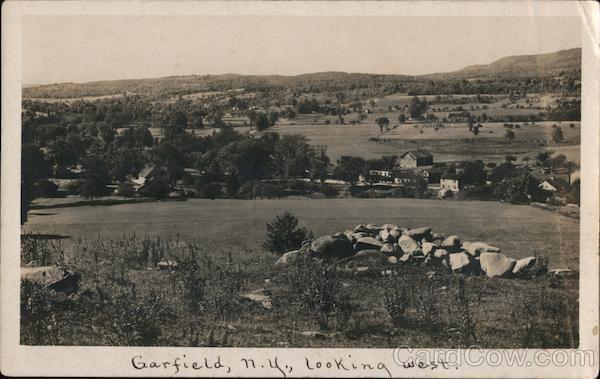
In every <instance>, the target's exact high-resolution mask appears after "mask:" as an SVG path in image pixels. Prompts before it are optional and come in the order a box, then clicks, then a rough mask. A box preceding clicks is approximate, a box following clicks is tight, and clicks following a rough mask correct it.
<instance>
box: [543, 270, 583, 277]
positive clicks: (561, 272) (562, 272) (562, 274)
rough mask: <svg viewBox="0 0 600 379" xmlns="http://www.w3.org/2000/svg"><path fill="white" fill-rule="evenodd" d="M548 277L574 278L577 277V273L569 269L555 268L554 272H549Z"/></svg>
mask: <svg viewBox="0 0 600 379" xmlns="http://www.w3.org/2000/svg"><path fill="white" fill-rule="evenodd" d="M548 275H551V276H555V277H560V278H574V277H576V276H577V273H576V272H575V271H573V270H571V269H568V268H554V269H552V270H548Z"/></svg>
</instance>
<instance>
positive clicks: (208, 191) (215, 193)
mask: <svg viewBox="0 0 600 379" xmlns="http://www.w3.org/2000/svg"><path fill="white" fill-rule="evenodd" d="M199 196H200V197H201V198H204V199H213V200H214V199H219V198H221V197H222V196H223V189H222V187H221V184H219V183H208V184H206V185H205V186H203V187H202V188H200V191H199Z"/></svg>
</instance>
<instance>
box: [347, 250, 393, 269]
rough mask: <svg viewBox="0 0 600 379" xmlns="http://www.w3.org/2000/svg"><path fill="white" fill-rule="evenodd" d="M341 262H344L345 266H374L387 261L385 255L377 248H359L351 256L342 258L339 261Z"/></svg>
mask: <svg viewBox="0 0 600 379" xmlns="http://www.w3.org/2000/svg"><path fill="white" fill-rule="evenodd" d="M339 263H341V264H346V267H351V268H356V267H376V266H381V265H385V264H386V263H387V256H386V255H385V254H383V253H382V252H380V251H379V250H374V249H367V250H361V251H359V252H358V253H356V254H354V255H353V256H351V257H347V258H344V259H342V260H340V261H339Z"/></svg>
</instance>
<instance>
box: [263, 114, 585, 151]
mask: <svg viewBox="0 0 600 379" xmlns="http://www.w3.org/2000/svg"><path fill="white" fill-rule="evenodd" d="M387 113H389V112H386V113H383V114H377V113H376V114H375V115H370V116H369V119H368V120H367V121H365V123H363V124H355V125H351V124H346V125H335V124H330V125H323V124H317V123H316V121H314V120H311V119H306V120H296V121H294V122H293V124H292V123H289V122H287V121H284V122H281V123H278V124H277V125H276V126H275V127H273V128H272V129H271V130H272V131H274V132H277V133H280V134H301V135H304V136H306V137H307V139H308V141H309V143H310V144H313V145H325V146H327V154H328V156H329V157H330V158H331V160H332V162H335V161H336V160H337V159H339V157H340V156H342V155H354V156H360V157H363V158H365V159H372V158H380V157H381V156H382V155H392V154H396V155H398V156H400V155H401V154H402V153H404V152H406V151H408V150H414V149H417V148H419V149H427V150H430V151H431V152H432V153H433V154H434V160H435V161H436V162H444V161H455V160H465V159H482V160H484V161H486V162H502V161H503V160H504V156H506V155H509V154H510V155H515V156H517V157H518V158H523V157H525V156H528V157H530V158H533V157H535V155H536V154H537V153H538V152H542V151H549V150H550V151H554V152H555V153H556V154H565V155H566V156H567V158H568V159H569V160H571V161H575V162H578V161H579V159H580V158H579V156H580V155H579V150H580V142H579V140H580V131H581V130H580V127H579V122H574V124H575V125H576V127H575V128H573V129H571V128H569V127H568V125H569V124H570V122H562V123H560V122H539V123H536V125H535V126H534V125H531V124H530V125H527V126H526V125H524V124H523V123H519V124H520V126H521V128H520V129H513V131H514V132H515V134H516V138H515V140H514V141H513V142H511V143H506V142H505V140H504V133H505V128H504V126H503V123H484V127H483V128H481V130H480V133H479V136H477V137H475V136H474V135H473V134H472V133H470V132H469V129H468V128H467V126H466V125H458V126H448V127H445V128H441V129H439V130H438V131H435V130H434V129H433V128H430V127H423V125H421V124H418V123H414V124H413V123H408V124H403V125H401V126H398V127H397V128H395V129H392V130H390V131H389V132H387V133H384V134H383V135H380V130H379V127H378V126H377V125H376V124H375V122H374V118H375V117H380V116H382V115H383V116H387V117H389V118H390V120H392V125H394V124H395V122H394V121H393V120H396V118H397V115H391V114H387ZM313 118H314V117H313ZM351 118H352V116H346V119H351ZM513 124H515V123H513ZM553 124H556V125H560V126H561V127H562V130H563V134H564V136H565V140H564V141H563V142H561V143H560V144H554V143H551V142H548V141H549V140H550V130H551V126H552V125H553ZM415 125H417V127H414V126H415ZM421 131H423V133H421ZM490 131H492V132H493V133H489V132H490ZM369 138H380V139H384V140H386V141H382V142H375V141H370V140H369ZM466 139H469V141H467V140H466ZM540 141H543V143H542V144H540Z"/></svg>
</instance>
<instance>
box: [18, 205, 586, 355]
mask: <svg viewBox="0 0 600 379" xmlns="http://www.w3.org/2000/svg"><path fill="white" fill-rule="evenodd" d="M42 203H43V202H40V204H42ZM48 205H50V207H47V208H42V207H38V208H37V209H34V210H32V211H31V212H30V219H29V221H28V223H27V225H26V226H25V227H24V231H25V232H26V233H34V236H35V235H38V237H37V238H42V237H43V236H44V235H46V236H48V237H51V238H57V237H58V238H63V239H61V240H60V243H58V244H56V243H52V244H51V246H52V248H50V249H47V248H46V249H41V250H44V251H51V252H53V253H52V254H54V253H56V252H59V254H58V255H59V256H60V261H62V262H63V264H66V265H67V266H68V267H70V268H71V269H73V270H77V272H79V273H80V274H81V283H80V290H79V291H78V293H77V294H74V295H71V296H69V297H65V296H59V295H52V296H50V297H49V298H44V300H43V299H42V298H39V299H38V297H37V296H48V295H43V293H38V292H35V290H34V289H31V288H30V287H24V289H23V291H25V292H24V295H23V296H29V297H33V298H35V299H38V300H39V301H40V304H44V301H51V302H52V303H51V304H53V305H52V307H53V309H60V310H61V311H60V312H56V313H53V314H50V313H44V312H45V309H46V308H43V305H39V306H38V307H39V308H34V309H29V308H25V309H26V311H27V312H34V313H35V314H37V315H38V318H32V319H28V321H27V323H25V324H23V326H22V334H21V341H22V343H23V344H38V343H40V341H44V342H45V343H47V344H56V345H64V344H66V345H69V344H74V343H76V344H78V345H143V346H149V345H163V346H164V345H169V346H234V347H242V346H243V347H254V346H255V347H330V348H341V347H377V348H384V347H388V348H393V347H398V346H419V347H433V346H435V347H459V346H469V345H473V344H477V345H479V346H482V347H487V348H491V347H494V348H518V347H534V346H537V347H574V346H577V344H578V337H577V335H578V334H577V333H578V332H577V331H578V311H577V309H578V307H577V298H578V286H577V283H578V281H577V280H576V279H572V278H571V279H567V280H562V279H561V280H558V281H556V280H554V281H549V280H550V278H549V277H546V276H543V275H542V276H539V277H535V278H534V279H530V280H524V279H501V278H488V277H486V276H463V275H459V274H448V273H446V271H444V270H441V271H440V270H438V269H435V268H426V267H417V266H401V267H398V268H394V269H393V270H391V271H390V270H388V271H389V273H386V275H381V274H380V271H379V270H385V267H383V266H382V268H376V269H375V270H374V271H368V272H352V271H351V272H347V271H336V270H335V269H334V270H333V271H332V269H331V268H330V266H320V265H315V264H314V263H311V262H310V261H306V262H303V261H300V262H298V263H295V264H292V265H291V266H288V267H285V266H280V265H275V261H276V260H277V256H276V255H274V254H271V253H267V252H266V251H265V250H264V249H263V248H262V246H261V245H262V243H263V241H264V238H265V237H266V233H265V224H266V223H267V222H268V221H269V220H271V219H272V218H273V217H274V216H275V215H277V214H280V213H281V212H283V211H284V210H290V211H291V212H293V213H294V214H296V215H297V216H298V218H299V219H300V222H301V226H305V227H307V228H309V229H311V230H312V231H313V232H314V233H315V236H320V235H322V234H331V233H334V232H337V231H343V230H345V229H346V228H352V227H353V226H354V225H356V224H359V223H367V222H373V223H386V222H391V223H395V224H398V225H401V226H405V227H419V226H423V225H428V226H431V227H432V228H433V230H435V231H439V232H442V233H448V234H457V235H459V236H460V237H461V239H463V240H471V241H475V240H479V241H486V242H488V243H490V244H493V245H495V246H498V247H500V248H501V249H502V250H503V252H505V253H506V254H507V255H509V256H512V257H515V258H521V257H525V256H531V255H538V256H548V258H549V260H550V262H549V266H550V267H570V268H572V269H575V271H576V272H577V271H578V270H577V266H578V259H577V257H578V251H579V249H578V246H579V245H578V235H579V232H578V225H579V222H578V220H574V219H570V218H566V217H563V216H561V215H558V214H556V213H552V212H548V211H544V210H540V209H536V208H532V207H529V206H516V205H509V204H503V203H498V202H465V201H460V202H459V201H455V202H453V201H435V200H414V199H335V200H255V201H248V200H239V201H238V200H214V201H211V200H188V201H185V202H173V201H169V202H157V203H141V204H121V205H114V206H95V207H94V206H77V207H64V208H53V207H52V206H51V204H49V203H46V206H48ZM133 234H135V235H136V237H133ZM28 241H29V242H28V243H29V244H27V243H26V245H25V246H29V248H31V247H36V246H37V248H38V250H40V246H46V245H44V244H43V243H40V242H39V241H40V240H39V239H38V240H37V241H38V242H35V241H36V239H35V237H34V239H33V240H28ZM175 241H178V242H175ZM193 241H196V242H193ZM29 248H27V247H26V248H25V251H30V250H29ZM148 254H149V255H148ZM157 254H158V255H157ZM161 256H162V257H163V258H160V257H161ZM166 258H169V259H176V262H179V267H178V268H177V267H175V268H174V269H172V270H171V269H168V270H161V269H157V268H156V266H155V264H156V261H154V259H166ZM190 259H192V260H190ZM151 261H154V263H150V262H151ZM388 267H389V266H388ZM432 269H433V271H430V270H432ZM382 272H383V271H382ZM434 272H435V273H434ZM432 273H434V274H432ZM432 275H433V276H432ZM30 291H33V292H30ZM40 315H41V316H40ZM44 315H45V316H44ZM115 318H118V319H119V320H121V321H122V323H120V324H116V323H114V319H115ZM86 325H94V327H93V329H90V328H89V327H87V326H86Z"/></svg>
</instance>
